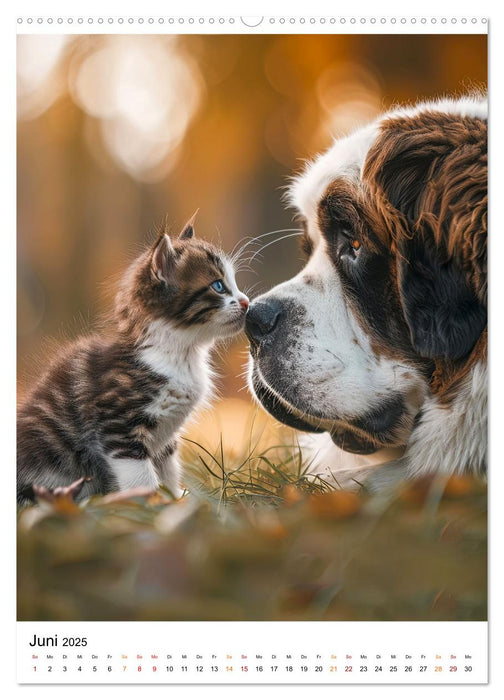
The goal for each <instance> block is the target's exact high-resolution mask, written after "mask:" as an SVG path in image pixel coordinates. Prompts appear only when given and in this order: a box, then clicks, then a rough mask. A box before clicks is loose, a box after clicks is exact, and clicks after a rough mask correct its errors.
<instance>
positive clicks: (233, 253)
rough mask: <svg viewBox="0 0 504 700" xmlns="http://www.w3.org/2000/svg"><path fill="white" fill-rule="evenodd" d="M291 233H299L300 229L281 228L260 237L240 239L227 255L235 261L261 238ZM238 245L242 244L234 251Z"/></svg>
mask: <svg viewBox="0 0 504 700" xmlns="http://www.w3.org/2000/svg"><path fill="white" fill-rule="evenodd" d="M293 231H301V229H295V228H281V229H277V230H276V231H268V232H267V233H262V234H261V235H260V236H247V237H246V238H244V239H243V238H242V239H241V241H238V243H236V245H235V246H234V248H233V249H232V251H231V253H230V254H229V255H230V258H231V260H232V261H235V260H237V259H238V258H239V257H240V255H242V253H243V252H244V251H245V250H246V249H247V248H248V247H249V246H251V245H253V244H254V243H257V242H258V241H260V240H261V239H263V238H266V237H267V236H274V235H275V234H277V233H289V232H293ZM242 241H243V243H242ZM240 243H242V245H241V246H240V247H239V248H238V250H236V246H238V245H240Z"/></svg>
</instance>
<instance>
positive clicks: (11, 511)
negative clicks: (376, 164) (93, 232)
mask: <svg viewBox="0 0 504 700" xmlns="http://www.w3.org/2000/svg"><path fill="white" fill-rule="evenodd" d="M280 4H283V7H282V8H280V7H279V5H280ZM79 5H80V8H79ZM322 5H323V6H324V7H323V8H322V7H321V6H322ZM42 6H43V8H44V14H47V13H52V14H54V15H58V13H60V14H62V15H64V13H68V9H69V3H68V1H67V2H63V1H62V0H50V1H48V2H43V5H42V4H41V2H40V0H38V1H37V0H22V1H21V2H19V3H17V5H16V7H14V6H11V7H9V8H8V9H7V11H3V13H2V15H3V16H2V19H3V22H2V23H1V25H0V31H1V32H2V41H1V42H0V51H1V57H2V59H3V60H2V62H1V65H2V67H3V71H2V73H3V78H4V80H3V85H2V87H3V88H4V91H6V92H7V93H8V94H9V95H10V97H9V99H8V100H5V101H4V104H3V110H2V111H1V113H0V119H1V120H2V122H1V123H2V126H3V129H2V130H0V134H1V136H2V140H3V143H2V146H3V148H2V154H3V159H2V166H1V171H0V172H1V174H2V181H1V184H2V188H1V191H2V198H3V204H4V212H3V213H4V226H5V232H6V233H4V239H3V254H4V258H5V259H6V260H7V261H8V264H7V266H6V267H7V269H4V270H3V275H2V276H1V279H0V284H1V292H2V293H1V294H0V300H1V303H2V312H3V313H2V316H1V318H2V320H3V321H4V326H5V331H4V332H5V333H6V336H7V337H9V338H12V337H14V333H15V313H14V307H13V301H12V300H13V298H14V294H15V273H14V269H15V241H14V239H13V236H12V235H11V234H12V232H13V231H14V230H15V222H16V217H15V184H14V181H13V177H12V174H13V173H14V171H15V143H14V139H13V134H14V131H15V118H14V109H15V98H14V96H15V89H14V88H15V75H14V65H15V42H14V40H15V33H16V32H17V28H15V23H16V18H17V17H18V16H20V15H23V16H28V15H31V16H34V17H36V16H38V14H39V13H40V11H41V10H40V8H41V7H42ZM135 6H136V7H137V8H138V4H136V3H134V2H131V0H122V1H121V2H111V1H110V0H109V2H104V0H101V1H98V0H88V2H86V3H81V2H73V3H72V6H71V7H72V12H74V13H75V16H79V9H80V11H81V12H82V13H84V14H83V16H87V14H88V13H89V14H91V15H94V16H99V14H100V13H101V12H103V13H104V12H105V10H106V11H107V12H108V13H110V14H114V15H116V16H118V15H117V13H118V8H120V12H121V13H124V14H125V15H126V14H127V15H129V14H131V13H134V12H135ZM183 6H184V10H185V11H186V13H187V16H189V15H191V16H194V17H196V16H200V15H203V16H206V15H208V11H209V10H208V8H210V7H211V9H212V11H213V12H215V15H216V16H219V15H220V14H228V15H229V16H231V15H234V14H235V13H236V12H237V6H236V3H232V2H230V1H227V2H223V0H216V2H212V3H209V2H204V1H203V0H200V1H199V2H194V1H193V2H191V0H188V1H187V2H184V3H183ZM334 6H335V2H334V1H332V2H329V1H328V0H325V1H324V2H323V1H322V0H319V1H318V2H317V3H316V5H314V4H313V3H310V5H309V8H310V10H311V12H312V13H313V14H317V15H318V16H320V15H322V14H324V15H326V16H331V13H332V12H334ZM173 7H174V5H173V4H171V3H168V2H163V0H157V1H154V2H150V1H149V0H144V1H143V2H142V8H143V9H144V10H145V13H146V16H147V14H149V13H155V12H156V8H157V12H158V14H159V15H161V14H162V13H166V12H168V11H169V9H172V8H173ZM241 7H242V5H241V4H240V11H241V12H243V16H257V15H261V14H267V13H268V12H270V11H271V9H272V4H271V2H254V3H248V5H245V4H244V5H243V10H241ZM377 7H379V9H380V12H381V13H382V14H383V15H384V16H389V17H392V16H396V17H400V16H401V14H402V13H403V12H404V9H405V3H404V2H395V3H391V2H381V3H379V5H378V4H377V3H376V2H370V1H365V2H360V3H359V6H358V10H359V15H358V16H361V15H363V16H366V17H371V16H372V15H375V16H381V15H377ZM274 8H275V11H277V12H278V13H279V14H280V13H281V12H282V11H283V12H284V13H285V16H286V17H287V16H290V14H293V15H295V16H301V15H302V13H303V9H304V8H303V3H301V2H299V0H291V2H287V1H286V0H276V2H275V5H274ZM319 8H320V10H319V12H317V13H316V12H315V10H316V9H317V10H318V9H319ZM338 9H340V10H341V12H343V11H344V9H345V6H344V5H338ZM352 9H354V6H352ZM415 9H420V10H421V11H422V12H424V13H425V15H426V16H431V13H432V14H434V13H436V12H438V11H439V10H441V9H442V11H443V12H445V13H446V16H451V13H453V15H454V16H456V17H461V16H466V17H467V18H471V17H472V16H473V13H474V12H477V13H478V14H477V16H478V17H489V21H490V22H491V23H493V22H495V26H493V30H492V35H493V38H492V39H491V40H490V43H489V46H490V56H491V66H492V68H493V71H494V74H495V75H499V74H500V69H499V68H497V66H502V65H504V33H503V30H502V11H501V10H496V9H495V8H494V3H493V2H485V1H479V2H477V3H475V2H467V1H461V2H450V3H447V2H445V3H443V5H442V7H441V5H440V4H439V3H438V2H435V1H432V0H425V1H423V2H422V3H419V5H418V6H417V7H415ZM137 12H138V10H137ZM495 30H496V31H495ZM128 31H129V30H128ZM171 31H172V32H175V31H176V30H175V29H173V30H171ZM276 31H278V30H276ZM400 31H401V33H402V31H403V28H401V29H400ZM378 32H379V33H384V32H382V31H381V27H379V26H377V27H376V33H378ZM494 32H495V33H494ZM340 33H342V32H340ZM359 33H362V32H361V31H360V29H359ZM387 33H388V32H387ZM443 33H444V32H443ZM460 33H462V31H460ZM489 78H490V84H491V86H492V87H491V88H490V98H491V99H490V115H491V123H495V124H496V125H498V124H502V123H503V118H504V100H503V95H502V93H501V92H500V91H499V90H498V84H497V81H492V80H491V79H492V72H490V75H489ZM490 142H491V150H490V152H491V154H494V157H493V158H491V172H492V176H491V178H492V179H491V184H490V193H491V201H492V199H493V201H495V202H498V201H499V200H500V198H501V195H500V192H501V191H502V187H504V173H503V171H502V165H501V163H500V159H499V158H498V157H496V154H497V153H504V143H503V136H502V129H499V128H498V127H496V128H495V130H491V132H490ZM492 195H493V196H492ZM490 214H491V216H490V222H491V230H494V231H498V229H499V228H500V226H501V223H500V218H501V217H500V215H499V213H498V212H497V211H496V210H495V208H492V207H491V212H490ZM492 255H493V257H491V258H490V261H491V264H490V268H491V270H490V279H491V287H492V296H493V303H492V304H491V307H490V326H491V334H490V341H491V342H490V356H491V373H492V374H491V378H492V387H491V413H490V419H491V420H490V426H491V427H490V430H491V433H490V436H491V441H490V448H491V449H490V455H491V458H490V464H491V478H490V487H491V488H490V499H489V500H490V512H491V517H492V526H491V527H492V532H493V533H494V535H493V537H491V538H490V545H491V554H490V557H489V561H490V574H491V590H493V591H494V595H492V596H491V599H490V611H491V612H490V619H491V620H493V621H495V624H492V623H490V636H491V646H490V658H491V666H490V685H488V686H484V687H483V686H479V687H478V697H479V693H481V694H485V693H488V694H489V695H488V697H497V694H496V692H497V691H498V692H502V689H503V672H504V664H503V663H502V657H501V655H499V650H502V649H504V634H503V632H504V625H502V624H499V623H498V622H497V621H502V620H504V601H503V599H502V595H501V594H500V592H501V591H502V590H503V587H504V586H503V584H504V577H503V567H502V558H501V556H499V555H500V552H501V550H502V544H501V540H500V537H499V536H498V533H499V532H502V531H503V528H502V526H503V525H504V522H502V520H504V516H503V514H502V513H503V509H502V506H501V503H500V500H499V499H500V498H501V496H500V495H499V494H501V493H502V491H503V488H504V478H503V477H504V469H502V468H501V469H499V467H500V464H499V461H501V460H500V450H499V446H498V445H497V444H496V443H497V439H495V440H494V439H492V437H495V438H497V437H498V435H499V433H500V432H501V431H502V427H501V423H502V420H501V418H503V417H504V416H503V415H502V407H501V406H500V404H501V401H500V396H501V395H502V393H504V381H503V379H504V375H503V369H502V364H501V362H500V359H499V353H498V349H499V348H501V347H503V344H502V343H501V342H500V341H503V342H504V336H503V333H502V324H499V323H498V320H499V316H500V315H501V313H500V312H499V309H500V307H501V302H500V295H501V294H503V293H504V289H503V288H502V287H501V285H502V284H503V283H504V280H503V279H502V278H503V276H502V273H500V270H499V267H500V264H501V262H500V261H502V260H504V240H503V239H502V237H501V238H500V239H499V238H498V237H497V236H495V237H494V238H493V240H492ZM497 265H499V267H497ZM4 267H5V266H4ZM492 271H493V272H492ZM0 359H1V366H2V371H3V373H4V374H3V379H4V382H3V384H2V386H4V387H7V390H6V392H5V399H4V402H2V404H1V405H0V410H1V411H2V413H1V416H2V421H1V424H2V428H3V430H4V432H5V436H4V441H3V444H4V445H5V444H6V445H7V446H8V447H7V450H6V452H5V454H4V460H5V463H6V464H9V463H11V461H12V460H13V459H15V449H14V447H13V439H12V436H13V435H14V430H15V417H14V415H13V410H12V406H13V405H14V401H15V399H14V395H15V394H14V392H15V385H14V374H15V348H14V347H13V344H9V345H7V346H5V345H4V346H3V347H1V348H0ZM14 488H15V476H14V474H10V488H9V489H7V494H8V493H14ZM6 498H7V497H6ZM7 500H8V498H7ZM1 517H2V518H3V525H4V530H3V531H4V532H8V533H9V538H8V539H7V552H8V554H7V555H6V556H7V562H8V564H7V565H6V567H5V568H6V570H7V571H6V572H5V573H6V575H5V576H4V581H5V583H6V584H7V586H4V595H3V597H2V602H3V603H4V617H3V619H4V620H7V623H6V624H4V627H3V632H4V633H3V635H2V639H1V658H2V660H3V661H4V668H5V669H6V671H4V678H3V682H2V685H3V687H4V688H5V689H6V690H7V692H8V693H9V697H14V696H15V697H28V695H30V696H31V695H32V693H33V692H34V688H33V687H32V686H29V687H27V686H23V687H20V686H16V685H15V680H14V671H15V644H14V643H13V641H14V635H15V627H16V623H15V576H14V562H15V538H14V536H13V534H14V529H15V504H14V499H12V502H8V503H7V506H6V507H5V508H4V509H3V510H2V514H1ZM13 524H14V525H13ZM9 573H10V575H9ZM5 674H6V675H5ZM35 692H36V693H37V697H38V698H46V697H47V698H49V697H50V698H54V696H55V695H56V696H58V693H61V696H62V697H63V695H65V697H66V695H67V694H68V688H67V687H66V686H45V687H37V688H36V691H35ZM120 692H121V698H124V697H129V696H131V697H135V698H137V696H138V691H137V688H136V687H134V686H122V687H121V689H120ZM149 692H150V693H154V694H155V693H159V697H161V693H162V697H166V689H165V688H163V687H156V686H153V687H152V688H151V690H150V691H149ZM192 692H193V689H192V687H191V686H187V687H182V686H178V687H177V697H181V698H182V697H186V695H187V697H189V693H191V694H192ZM204 692H205V697H206V698H208V697H210V698H213V697H217V693H218V697H219V698H221V697H223V696H226V692H228V693H229V697H231V693H233V697H234V695H235V692H236V691H235V689H234V687H233V686H232V687H229V689H228V688H227V687H225V688H223V687H218V688H216V687H213V688H205V691H204ZM239 692H240V694H241V695H243V696H244V697H247V695H248V696H250V697H252V694H253V695H254V698H255V697H256V693H257V691H256V690H255V687H254V686H240V691H239ZM337 692H343V691H342V690H341V689H338V691H337ZM344 692H345V693H349V694H350V695H351V693H352V692H354V693H356V694H357V695H356V697H360V694H359V693H360V687H359V686H356V687H355V691H354V690H353V688H345V691H344ZM371 692H372V693H373V698H378V700H380V699H381V698H387V700H389V698H390V695H391V693H392V695H393V694H394V692H397V693H398V694H399V693H400V694H401V697H402V696H403V695H404V687H403V686H401V685H398V686H390V685H387V686H382V687H376V686H373V690H372V691H371ZM428 692H429V696H432V694H433V695H434V697H436V693H437V692H440V694H441V693H442V696H443V697H444V698H446V697H450V695H451V693H453V697H457V700H459V699H460V698H461V697H462V698H464V697H468V698H469V697H470V698H473V697H474V690H473V689H472V687H471V686H460V685H457V686H443V687H442V688H438V687H430V688H429V691H428ZM71 693H72V695H73V696H76V697H84V695H85V696H86V697H87V696H88V693H89V688H87V687H86V686H72V688H71ZM275 693H276V694H277V697H278V693H280V688H278V687H277V688H275ZM288 693H289V699H291V698H297V697H300V698H301V697H303V698H305V697H306V688H305V687H303V686H299V687H295V686H290V687H289V690H288ZM317 693H318V694H319V696H320V697H322V696H324V695H325V694H327V696H328V697H329V693H330V697H334V688H332V687H318V688H317ZM408 693H409V694H412V696H415V694H417V695H418V697H422V698H424V697H425V691H424V690H423V687H422V686H408ZM345 697H347V695H345Z"/></svg>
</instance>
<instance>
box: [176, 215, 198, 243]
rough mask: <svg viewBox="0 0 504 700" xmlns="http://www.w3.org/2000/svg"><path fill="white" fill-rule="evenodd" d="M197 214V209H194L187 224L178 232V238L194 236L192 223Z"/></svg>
mask: <svg viewBox="0 0 504 700" xmlns="http://www.w3.org/2000/svg"><path fill="white" fill-rule="evenodd" d="M198 212H199V209H196V211H195V212H194V214H193V215H192V216H191V218H190V219H189V221H188V222H187V224H186V225H185V226H184V227H183V229H182V231H181V232H180V235H179V238H182V239H184V238H192V237H193V236H194V221H195V219H196V216H197V214H198Z"/></svg>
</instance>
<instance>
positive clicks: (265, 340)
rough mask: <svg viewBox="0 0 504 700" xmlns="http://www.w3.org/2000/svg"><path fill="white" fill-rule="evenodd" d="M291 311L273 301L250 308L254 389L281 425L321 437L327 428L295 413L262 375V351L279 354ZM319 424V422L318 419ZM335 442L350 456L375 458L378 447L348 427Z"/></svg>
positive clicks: (334, 431) (337, 431)
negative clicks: (278, 340) (278, 336)
mask: <svg viewBox="0 0 504 700" xmlns="http://www.w3.org/2000/svg"><path fill="white" fill-rule="evenodd" d="M286 316H287V310H286V308H285V305H284V304H283V303H282V301H281V300H279V299H275V298H271V299H263V300H260V301H257V302H254V303H253V304H252V305H251V306H250V307H249V311H248V314H247V318H246V323H245V332H246V334H247V337H248V339H249V341H250V353H251V355H252V358H253V361H254V368H253V371H252V386H253V390H254V393H255V395H256V396H257V398H258V399H259V401H260V402H261V404H262V405H263V406H264V408H265V409H266V410H267V411H268V413H270V414H271V415H272V416H273V417H274V418H276V419H277V420H279V421H280V422H281V423H284V424H285V425H288V426H290V427H291V428H295V429H297V430H304V431H307V432H313V433H321V432H325V431H326V428H321V427H319V426H316V425H312V424H311V423H309V422H307V420H305V419H303V418H301V417H300V416H299V415H298V414H297V413H296V412H294V411H293V410H291V409H290V408H289V406H288V403H287V402H286V401H282V400H279V398H278V397H277V396H275V395H274V393H273V391H272V390H271V388H269V387H268V386H267V384H265V383H264V380H263V379H262V378H261V376H260V372H259V371H258V363H259V357H258V355H259V351H260V349H261V350H262V351H263V352H264V351H266V352H268V353H275V336H276V334H277V333H278V332H279V331H280V330H281V327H282V323H283V321H284V319H285V317H286ZM314 422H316V423H318V422H319V421H318V419H314ZM330 435H331V438H332V440H333V442H334V443H335V444H336V445H338V447H340V448H342V449H343V450H345V451H346V452H353V453H356V454H371V453H373V452H375V451H376V450H377V445H376V444H375V443H374V442H372V441H369V440H366V439H365V438H363V437H362V435H358V434H356V433H354V432H353V431H351V430H348V429H346V428H344V427H334V428H333V429H332V430H331V431H330Z"/></svg>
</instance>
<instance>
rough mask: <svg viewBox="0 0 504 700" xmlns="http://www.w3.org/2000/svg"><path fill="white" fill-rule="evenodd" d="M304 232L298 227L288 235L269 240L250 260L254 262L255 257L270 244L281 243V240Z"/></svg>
mask: <svg viewBox="0 0 504 700" xmlns="http://www.w3.org/2000/svg"><path fill="white" fill-rule="evenodd" d="M302 233H303V231H302V230H301V229H298V230H297V231H296V233H288V234H287V235H286V236H281V237H280V238H276V239H275V240H274V241H269V243H266V244H265V245H263V246H262V247H261V248H259V250H257V251H256V252H255V253H254V255H253V256H252V257H251V258H250V260H249V262H252V260H255V258H256V257H257V256H258V255H259V254H260V253H262V252H263V250H266V248H269V246H270V245H273V244H274V243H279V242H280V241H284V240H286V239H287V238H294V237H295V236H300V235H301V234H302Z"/></svg>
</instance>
